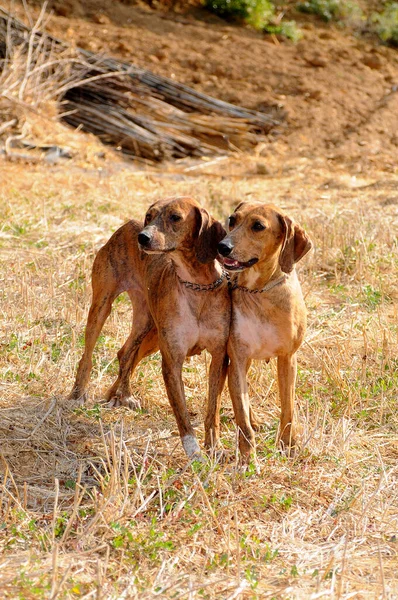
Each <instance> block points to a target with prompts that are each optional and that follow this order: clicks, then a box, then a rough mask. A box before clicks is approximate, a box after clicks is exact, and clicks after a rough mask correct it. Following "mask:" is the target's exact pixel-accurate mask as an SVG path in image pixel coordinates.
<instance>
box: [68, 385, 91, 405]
mask: <svg viewBox="0 0 398 600" xmlns="http://www.w3.org/2000/svg"><path fill="white" fill-rule="evenodd" d="M87 400H88V393H87V392H86V390H82V389H81V388H78V387H74V388H73V390H72V391H71V393H70V394H69V396H68V397H67V402H69V403H70V404H71V405H72V406H73V408H77V407H79V406H83V404H85V403H86V402H87Z"/></svg>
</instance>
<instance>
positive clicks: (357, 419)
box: [0, 156, 398, 599]
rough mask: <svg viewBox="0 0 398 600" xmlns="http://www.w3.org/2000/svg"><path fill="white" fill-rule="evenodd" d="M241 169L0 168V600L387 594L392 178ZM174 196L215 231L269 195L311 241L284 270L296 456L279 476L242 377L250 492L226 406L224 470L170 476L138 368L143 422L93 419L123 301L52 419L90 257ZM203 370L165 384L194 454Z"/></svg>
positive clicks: (102, 412) (240, 164)
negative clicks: (292, 346) (190, 433)
mask: <svg viewBox="0 0 398 600" xmlns="http://www.w3.org/2000/svg"><path fill="white" fill-rule="evenodd" d="M258 160H261V159H258ZM258 160H257V161H256V160H255V159H254V158H249V157H241V158H240V159H239V161H238V160H237V159H228V160H227V161H225V162H223V163H212V164H208V166H207V169H199V170H198V169H196V170H195V169H193V170H190V171H186V172H185V173H184V168H185V167H184V163H181V164H180V166H179V167H177V168H176V167H174V168H172V169H170V170H169V171H163V172H162V173H160V172H147V173H145V172H137V171H132V170H120V168H119V169H116V166H115V165H112V164H110V165H107V164H106V163H105V164H104V168H103V169H102V170H98V169H92V170H91V171H90V170H83V169H81V168H80V167H78V166H76V165H75V164H71V165H70V166H69V168H68V170H62V169H60V168H55V169H51V170H50V169H47V170H46V169H44V168H43V167H41V166H37V167H29V168H23V169H22V168H21V166H18V165H6V166H5V165H4V164H3V165H1V164H0V177H1V180H2V189H1V192H0V199H1V200H0V201H1V206H0V210H1V217H0V218H1V237H0V257H1V261H2V271H1V272H2V276H1V277H2V280H3V281H2V285H1V286H0V287H1V290H2V292H1V295H2V303H1V313H2V317H3V321H2V326H1V334H0V335H1V339H0V342H1V345H2V352H1V359H0V385H1V392H2V393H1V405H0V435H1V446H2V455H3V459H2V471H3V482H2V487H1V494H2V495H1V510H2V517H1V522H0V528H1V529H0V544H1V553H2V557H1V560H0V589H1V590H2V592H1V597H4V598H27V599H31V598H78V597H80V598H83V597H84V598H154V597H161V598H188V599H193V598H229V599H232V598H300V599H308V598H313V599H315V598H323V597H325V598H336V599H337V598H344V599H348V598H389V599H393V598H397V597H398V575H397V572H398V569H397V565H398V558H397V551H398V492H397V485H396V482H397V456H398V447H397V441H398V437H397V425H398V419H397V411H396V399H397V389H398V363H397V355H396V348H397V342H398V328H397V297H398V289H397V278H396V273H397V266H398V251H397V250H398V249H397V226H398V214H397V203H398V198H397V190H398V179H397V177H396V176H395V175H393V174H388V175H387V174H386V173H373V174H371V175H368V176H367V177H366V178H363V179H355V178H353V177H350V176H349V175H347V174H346V173H345V172H344V170H343V169H339V168H338V167H336V166H335V167H334V170H333V172H332V171H331V170H330V168H329V167H328V166H327V165H326V164H325V163H322V162H319V163H318V164H317V163H310V162H309V161H306V160H304V159H302V160H299V161H298V160H296V161H294V162H293V161H291V162H289V161H288V160H284V159H280V158H278V157H277V156H275V157H273V158H270V159H269V161H268V162H267V168H268V169H269V170H270V171H271V172H272V173H274V174H273V175H268V176H266V177H264V176H256V175H255V173H256V171H259V172H262V171H263V169H262V167H261V166H260V167H259V165H258V164H257V163H258ZM201 164H203V165H205V163H201ZM280 164H283V165H284V166H283V168H280V167H279V165H280ZM217 169H218V170H219V172H220V173H221V172H222V173H223V174H224V175H227V177H224V178H221V177H219V176H218V175H217ZM176 171H178V173H177V172H176ZM206 172H207V174H206ZM208 172H211V173H213V175H210V174H208ZM228 174H230V175H231V177H228ZM233 174H235V175H236V174H238V175H239V177H236V176H232V175H233ZM249 175H250V176H249ZM171 193H173V194H175V193H191V194H194V195H195V196H196V197H198V198H199V199H200V200H201V201H202V202H203V204H205V205H206V206H207V207H209V208H210V209H211V210H212V212H213V213H214V214H215V215H217V216H219V217H224V216H226V215H227V214H228V212H229V211H230V209H231V207H232V206H234V204H235V203H236V202H237V201H238V200H241V199H242V198H245V197H258V198H268V199H271V200H272V201H274V202H275V203H277V204H280V205H281V206H283V207H284V208H285V209H286V210H289V211H290V212H291V213H292V214H293V216H295V217H296V218H297V220H298V221H299V222H300V223H301V224H303V225H304V226H305V227H306V228H307V229H308V231H309V232H310V234H311V235H312V237H313V238H314V240H315V244H316V251H315V253H314V254H313V255H312V257H310V258H309V259H306V260H305V261H303V262H305V264H303V265H302V266H301V267H300V277H301V280H302V282H303V287H304V291H305V293H306V300H307V304H308V308H309V331H308V334H307V340H306V343H305V344H304V346H303V347H302V349H301V351H300V356H299V366H300V371H299V381H298V389H297V392H298V405H297V415H298V419H299V422H300V428H301V443H302V450H301V452H300V453H299V455H298V456H297V458H295V459H294V460H287V459H286V458H284V457H282V456H280V455H279V454H278V452H277V451H276V449H275V446H274V440H275V434H276V427H277V419H278V411H279V409H278V406H277V398H276V387H275V370H274V366H273V365H271V366H267V365H265V364H264V363H257V364H256V365H255V366H254V367H253V369H252V371H251V374H250V386H251V395H252V398H253V403H254V404H255V406H256V408H257V412H258V414H259V416H260V417H261V419H262V421H263V423H264V425H263V428H262V431H261V432H260V433H259V434H257V442H258V453H259V460H260V468H261V472H260V475H256V474H255V473H254V472H252V471H251V470H250V469H249V470H248V472H247V473H245V474H242V473H240V472H239V471H237V470H235V469H234V465H235V447H236V445H235V441H236V431H235V427H234V421H233V416H232V410H231V405H230V401H229V398H228V395H227V393H225V395H224V402H223V414H222V423H223V431H222V443H223V445H224V448H225V450H226V461H225V463H223V464H219V463H217V462H209V463H208V464H207V465H205V466H202V465H199V466H198V465H187V464H186V461H185V458H184V456H183V453H182V451H181V448H180V442H179V438H178V436H177V435H176V434H177V432H176V426H175V422H174V419H173V416H172V414H171V410H170V408H169V405H168V402H167V399H166V394H165V390H164V386H163V383H162V380H161V373H160V364H159V357H158V356H157V355H156V356H154V357H151V358H150V359H148V360H146V361H145V362H144V363H143V364H141V365H140V366H139V368H138V370H137V373H136V376H135V384H134V385H135V390H136V393H137V394H139V395H140V397H141V398H142V401H143V407H144V410H143V411H142V412H140V413H129V412H127V411H126V410H125V409H118V410H109V409H106V408H103V407H100V406H99V405H98V404H97V403H98V402H99V401H100V400H101V397H102V393H103V391H104V390H105V389H106V388H107V387H108V386H109V385H110V383H111V382H112V380H113V378H114V377H115V373H116V369H117V365H116V363H115V355H116V351H117V349H118V348H119V347H120V345H121V344H122V343H123V341H124V339H125V338H126V336H127V334H128V331H129V324H130V307H129V302H128V301H127V299H126V298H125V297H121V298H120V301H119V302H118V303H117V305H116V307H115V310H114V311H113V313H112V316H111V318H110V319H109V321H108V323H107V324H106V326H105V329H104V332H103V335H102V336H101V339H100V343H99V345H98V348H97V350H96V353H95V368H94V372H93V375H92V385H91V394H92V397H91V401H90V403H89V404H88V405H87V406H86V407H84V408H81V409H79V408H77V409H76V408H74V407H71V406H68V404H67V403H66V402H65V397H66V394H67V392H68V391H69V390H70V388H71V386H72V381H73V377H74V374H75V368H76V363H77V361H78V358H79V357H80V355H81V352H82V335H83V330H84V325H85V319H86V315H87V310H88V306H89V299H90V287H89V275H90V267H91V264H92V260H93V257H94V254H95V251H96V250H97V249H98V248H99V247H100V245H101V244H102V243H103V242H104V241H105V240H106V239H107V238H108V237H109V235H110V234H111V232H112V231H113V230H114V229H115V228H116V227H118V226H119V225H120V224H122V223H123V222H124V221H125V220H126V219H128V218H129V217H140V216H142V214H143V212H144V210H145V208H146V207H147V206H148V205H149V203H150V202H152V201H153V200H154V199H155V198H158V197H161V196H164V195H167V194H171ZM206 368H207V358H206V356H205V355H204V356H202V357H199V358H197V359H195V360H193V359H192V360H190V361H188V362H187V363H186V369H185V371H184V379H185V383H186V391H187V397H188V402H189V406H190V410H191V412H192V413H193V414H194V415H195V416H194V417H193V418H194V421H195V422H196V423H197V426H198V435H199V437H201V436H202V431H203V430H202V411H203V399H204V397H205V394H206V377H205V375H206Z"/></svg>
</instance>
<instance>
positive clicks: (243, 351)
mask: <svg viewBox="0 0 398 600" xmlns="http://www.w3.org/2000/svg"><path fill="white" fill-rule="evenodd" d="M229 230H230V232H229V234H228V235H227V237H225V238H224V239H223V240H222V242H220V244H219V246H218V249H219V252H220V254H221V255H222V262H223V265H224V267H225V268H226V269H228V270H229V271H230V272H231V273H237V276H236V279H235V282H234V289H233V292H232V323H231V332H230V337H229V342H228V355H229V358H230V366H229V372H228V385H229V391H230V394H231V399H232V403H233V407H234V412H235V418H236V422H237V425H238V427H239V432H240V437H239V446H240V450H241V454H242V457H243V460H245V461H247V460H249V458H250V454H251V453H252V452H254V448H255V445H254V444H255V442H254V432H253V425H255V421H254V418H253V415H252V414H251V409H250V402H249V395H248V388H247V381H246V374H247V371H248V369H249V366H250V364H251V361H252V360H253V359H265V360H267V361H268V360H269V359H270V358H274V357H277V359H278V386H279V395H280V402H281V422H280V433H279V441H280V444H281V446H282V447H283V448H284V449H286V450H287V451H288V453H289V454H290V452H291V451H292V449H293V448H294V446H295V443H296V441H295V434H294V427H293V408H294V396H295V380H296V370H297V366H296V352H297V350H298V348H299V347H300V345H301V343H302V341H303V338H304V333H305V330H306V315H307V312H306V308H305V304H304V300H303V296H302V293H301V288H300V284H299V281H298V278H297V275H296V272H295V268H294V265H295V263H297V262H298V261H299V260H300V259H301V258H303V256H304V255H305V254H306V253H307V252H308V251H309V250H310V248H311V246H312V244H311V242H310V240H309V238H308V236H307V234H306V233H305V231H304V230H303V229H302V228H301V227H300V226H299V225H297V224H296V223H294V222H293V221H292V220H291V219H290V218H289V217H288V216H287V215H285V214H284V213H283V212H282V211H281V210H279V209H278V208H276V207H275V206H271V205H264V204H261V203H255V202H242V203H241V204H240V205H239V206H238V207H237V208H236V210H235V212H234V213H233V214H232V215H231V216H230V217H229Z"/></svg>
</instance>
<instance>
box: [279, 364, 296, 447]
mask: <svg viewBox="0 0 398 600" xmlns="http://www.w3.org/2000/svg"><path fill="white" fill-rule="evenodd" d="M296 374H297V359H296V354H291V355H287V356H278V387H279V396H280V402H281V423H280V432H279V444H280V446H281V447H282V449H283V450H284V451H285V452H286V453H287V454H288V455H292V454H294V447H295V445H296V440H295V435H294V425H293V413H294V395H295V386H296Z"/></svg>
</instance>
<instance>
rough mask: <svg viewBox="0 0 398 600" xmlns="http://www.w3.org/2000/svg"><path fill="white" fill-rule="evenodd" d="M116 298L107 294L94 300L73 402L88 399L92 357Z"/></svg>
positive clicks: (73, 392)
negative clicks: (87, 389)
mask: <svg viewBox="0 0 398 600" xmlns="http://www.w3.org/2000/svg"><path fill="white" fill-rule="evenodd" d="M115 297H116V296H115V295H114V294H107V295H105V296H103V297H101V298H95V297H94V298H93V302H92V304H91V306H90V311H89V313H88V319H87V325H86V331H85V344H84V353H83V356H82V358H81V360H80V362H79V367H78V369H77V374H76V379H75V383H74V386H73V389H72V392H71V394H70V396H69V398H70V399H71V400H80V401H81V402H85V401H86V399H87V392H86V387H87V384H88V380H89V378H90V372H91V368H92V366H93V361H92V355H93V350H94V346H95V343H96V341H97V339H98V336H99V334H100V333H101V329H102V327H103V325H104V323H105V321H106V319H107V318H108V316H109V314H110V312H111V309H112V303H113V301H114V299H115Z"/></svg>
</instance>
